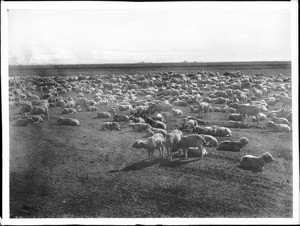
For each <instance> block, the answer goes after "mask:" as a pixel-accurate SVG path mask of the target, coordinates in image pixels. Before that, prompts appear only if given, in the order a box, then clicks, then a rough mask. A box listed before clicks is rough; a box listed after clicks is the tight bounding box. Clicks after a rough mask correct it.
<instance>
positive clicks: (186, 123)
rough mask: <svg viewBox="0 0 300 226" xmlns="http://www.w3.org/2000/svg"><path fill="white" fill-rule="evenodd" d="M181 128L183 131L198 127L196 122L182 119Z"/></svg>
mask: <svg viewBox="0 0 300 226" xmlns="http://www.w3.org/2000/svg"><path fill="white" fill-rule="evenodd" d="M183 120H184V121H183V125H182V127H183V128H185V129H193V128H194V127H196V126H198V122H197V121H196V120H194V119H183Z"/></svg>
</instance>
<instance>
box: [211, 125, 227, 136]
mask: <svg viewBox="0 0 300 226" xmlns="http://www.w3.org/2000/svg"><path fill="white" fill-rule="evenodd" d="M212 128H213V130H214V132H215V134H214V136H218V137H230V136H232V132H231V130H230V129H229V128H227V127H219V126H212Z"/></svg>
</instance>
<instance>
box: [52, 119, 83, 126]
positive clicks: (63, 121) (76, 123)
mask: <svg viewBox="0 0 300 226" xmlns="http://www.w3.org/2000/svg"><path fill="white" fill-rule="evenodd" d="M57 124H58V125H67V126H79V124H80V123H79V120H78V119H74V118H63V117H59V118H58V119H57Z"/></svg>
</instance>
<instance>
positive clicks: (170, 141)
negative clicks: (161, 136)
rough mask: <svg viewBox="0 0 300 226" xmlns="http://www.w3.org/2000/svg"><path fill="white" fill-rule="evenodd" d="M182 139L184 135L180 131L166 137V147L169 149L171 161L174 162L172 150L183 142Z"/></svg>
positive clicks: (168, 153)
mask: <svg viewBox="0 0 300 226" xmlns="http://www.w3.org/2000/svg"><path fill="white" fill-rule="evenodd" d="M182 137H183V133H182V132H181V131H180V130H178V129H175V130H173V131H172V132H171V133H168V134H167V135H166V140H165V142H164V145H165V147H166V149H167V156H168V158H169V160H170V161H172V153H171V149H172V147H173V146H174V145H175V144H177V143H178V142H179V141H180V140H181V138H182Z"/></svg>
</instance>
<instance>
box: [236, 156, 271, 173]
mask: <svg viewBox="0 0 300 226" xmlns="http://www.w3.org/2000/svg"><path fill="white" fill-rule="evenodd" d="M273 161H274V158H273V156H272V155H271V154H270V153H269V152H265V153H264V154H262V155H261V156H260V157H256V156H253V155H245V156H243V157H242V158H241V160H240V162H239V164H238V165H237V167H239V168H240V169H243V170H250V171H252V172H254V173H258V172H261V171H262V170H263V168H264V167H265V165H266V163H271V162H273Z"/></svg>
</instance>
